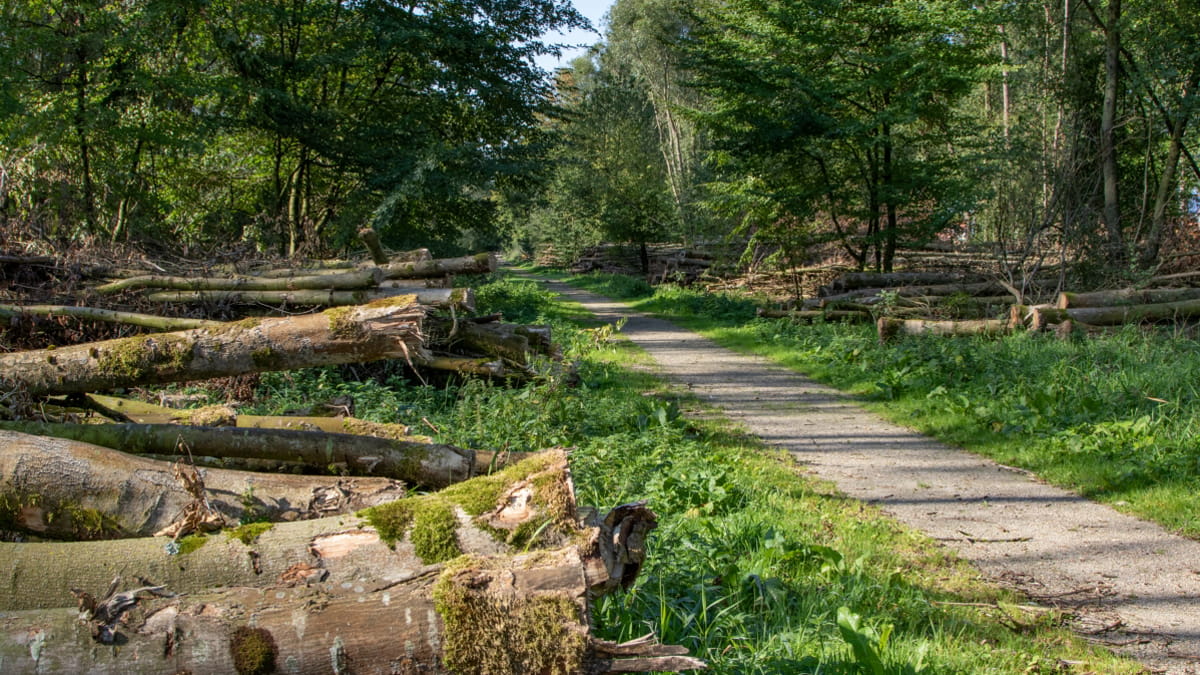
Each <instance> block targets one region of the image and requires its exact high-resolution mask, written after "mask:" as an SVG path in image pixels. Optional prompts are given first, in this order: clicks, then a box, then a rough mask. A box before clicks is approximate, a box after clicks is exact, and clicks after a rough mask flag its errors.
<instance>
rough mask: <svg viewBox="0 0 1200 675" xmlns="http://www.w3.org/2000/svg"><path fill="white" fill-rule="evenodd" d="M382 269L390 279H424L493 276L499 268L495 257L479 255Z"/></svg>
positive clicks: (402, 264) (408, 263)
mask: <svg viewBox="0 0 1200 675" xmlns="http://www.w3.org/2000/svg"><path fill="white" fill-rule="evenodd" d="M380 269H382V270H383V274H384V276H385V277H386V278H388V279H424V278H426V277H440V276H445V275H447V274H492V273H493V272H495V271H496V269H497V267H496V256H495V255H493V254H491V253H479V254H477V255H469V256H464V257H462V258H436V259H434V260H418V261H412V262H398V263H389V264H387V265H384V266H383V267H381V268H380Z"/></svg>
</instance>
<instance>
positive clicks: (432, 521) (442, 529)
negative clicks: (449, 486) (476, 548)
mask: <svg viewBox="0 0 1200 675" xmlns="http://www.w3.org/2000/svg"><path fill="white" fill-rule="evenodd" d="M415 507H416V508H414V509H413V523H412V532H411V533H410V534H409V538H410V539H411V540H412V544H413V552H414V553H416V554H417V557H418V558H420V559H421V562H424V563H425V564H427V565H434V564H437V563H440V562H445V561H447V560H451V559H453V558H457V557H458V556H460V555H462V549H461V548H459V546H458V539H457V538H456V537H455V536H454V533H455V532H456V531H457V530H458V518H457V517H455V515H454V506H453V505H452V504H450V503H449V502H446V501H443V500H441V499H427V500H422V501H420V502H417V504H415Z"/></svg>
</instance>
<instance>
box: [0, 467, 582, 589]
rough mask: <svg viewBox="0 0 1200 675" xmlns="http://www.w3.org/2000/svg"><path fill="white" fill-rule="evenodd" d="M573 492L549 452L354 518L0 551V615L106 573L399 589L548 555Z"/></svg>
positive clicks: (566, 521)
mask: <svg viewBox="0 0 1200 675" xmlns="http://www.w3.org/2000/svg"><path fill="white" fill-rule="evenodd" d="M215 472H216V471H215V470H209V473H215ZM286 478H296V477H294V476H286ZM331 480H332V479H331ZM211 489H212V488H209V490H210V491H211ZM573 490H574V488H573V486H572V483H571V476H570V471H569V469H568V467H567V463H566V455H565V453H564V452H563V451H562V450H550V451H546V452H544V453H540V454H538V455H535V456H534V457H531V458H530V459H527V460H525V461H523V462H521V463H519V464H515V465H513V466H510V467H507V468H505V469H503V470H501V471H500V472H498V473H496V474H493V475H490V476H481V477H477V478H474V479H471V480H470V481H465V482H463V483H458V484H456V485H454V486H451V487H449V488H447V489H444V490H441V491H439V492H434V493H429V494H423V495H415V496H410V497H406V498H404V499H399V500H395V501H390V502H387V503H384V504H380V505H377V506H373V507H371V508H369V509H367V510H365V511H362V512H360V513H358V514H357V515H338V516H330V517H324V518H315V519H311V520H303V521H295V522H281V523H275V524H274V525H273V526H271V527H265V526H258V527H254V528H248V529H249V530H252V531H254V532H255V534H254V537H250V536H248V535H247V536H246V537H245V538H242V536H241V535H243V534H247V530H242V531H237V530H232V531H229V532H225V533H217V534H210V535H208V536H207V537H203V538H201V537H198V536H197V537H190V538H185V539H182V540H180V541H179V542H176V544H175V545H172V544H171V540H170V538H168V537H147V538H140V539H120V540H113V541H78V542H26V543H20V544H17V543H10V542H0V560H4V561H6V563H7V564H6V566H5V579H6V582H7V583H5V584H3V585H0V609H3V610H18V609H38V608H46V607H62V606H64V605H69V604H71V602H70V599H71V595H70V589H71V588H85V589H87V588H103V587H104V585H105V584H107V583H108V581H109V580H110V579H112V577H113V576H116V575H120V576H122V577H125V578H128V579H135V578H138V577H141V578H145V579H149V580H152V581H153V582H154V583H156V584H165V585H167V587H168V588H170V589H171V590H172V591H174V592H177V593H194V592H199V591H203V590H204V589H206V588H214V587H218V586H257V587H270V586H275V585H277V584H279V583H281V582H285V581H287V578H286V577H285V576H284V575H295V574H296V573H297V572H298V569H299V568H300V567H302V568H305V569H307V570H310V571H312V572H313V573H316V574H319V575H321V577H320V578H318V579H315V580H318V581H319V580H322V579H323V578H324V577H326V576H327V577H328V578H327V579H324V580H326V581H328V582H330V587H331V588H339V587H341V584H343V583H344V582H350V583H353V584H355V585H358V584H364V582H363V579H364V578H371V579H375V580H376V581H380V580H391V581H397V580H400V579H404V578H408V577H410V576H418V575H421V574H426V573H428V572H430V571H432V570H433V569H434V566H435V565H438V564H441V563H443V562H445V561H447V560H451V559H453V558H456V557H458V556H460V555H463V554H472V555H492V554H497V553H515V552H519V551H523V550H529V549H537V550H546V549H554V548H557V547H559V546H562V545H564V544H567V543H569V542H571V541H574V540H575V538H576V537H577V536H579V535H580V533H581V532H580V530H581V526H580V524H579V523H578V520H577V514H576V512H575V501H574V492H573ZM177 546H178V548H177ZM250 551H254V552H255V555H251V554H250ZM298 566H299V567H298ZM308 576H309V574H308V573H305V574H304V575H303V576H301V577H300V579H299V580H300V581H303V580H304V578H305V577H308ZM281 577H283V578H281ZM364 585H367V584H364Z"/></svg>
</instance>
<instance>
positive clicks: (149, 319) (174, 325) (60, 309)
mask: <svg viewBox="0 0 1200 675" xmlns="http://www.w3.org/2000/svg"><path fill="white" fill-rule="evenodd" d="M22 315H31V316H48V317H54V316H69V317H72V318H76V319H84V320H87V321H104V322H107V323H120V324H126V325H130V326H142V327H144V328H153V329H155V330H187V329H190V328H215V327H217V326H220V325H222V322H220V321H209V320H207V319H182V318H175V317H167V316H155V315H153V314H136V313H133V312H118V311H115V310H111V309H98V308H96V307H71V306H67V305H0V324H5V325H11V324H12V322H13V321H16V320H18V319H19V318H20V317H21V316H22Z"/></svg>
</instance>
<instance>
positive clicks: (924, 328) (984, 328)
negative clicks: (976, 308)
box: [875, 317, 1011, 342]
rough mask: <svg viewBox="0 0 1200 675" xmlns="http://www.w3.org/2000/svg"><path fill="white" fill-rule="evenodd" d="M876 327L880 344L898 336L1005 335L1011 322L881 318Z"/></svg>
mask: <svg viewBox="0 0 1200 675" xmlns="http://www.w3.org/2000/svg"><path fill="white" fill-rule="evenodd" d="M875 327H876V329H877V330H878V332H879V341H880V342H888V341H889V340H892V339H894V338H895V337H896V336H898V335H947V336H952V335H1004V334H1007V333H1008V332H1010V330H1011V329H1010V328H1009V322H1008V321H1005V320H1003V319H978V320H973V321H930V320H925V319H894V318H891V317H880V318H879V319H878V320H877V321H876V322H875Z"/></svg>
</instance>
